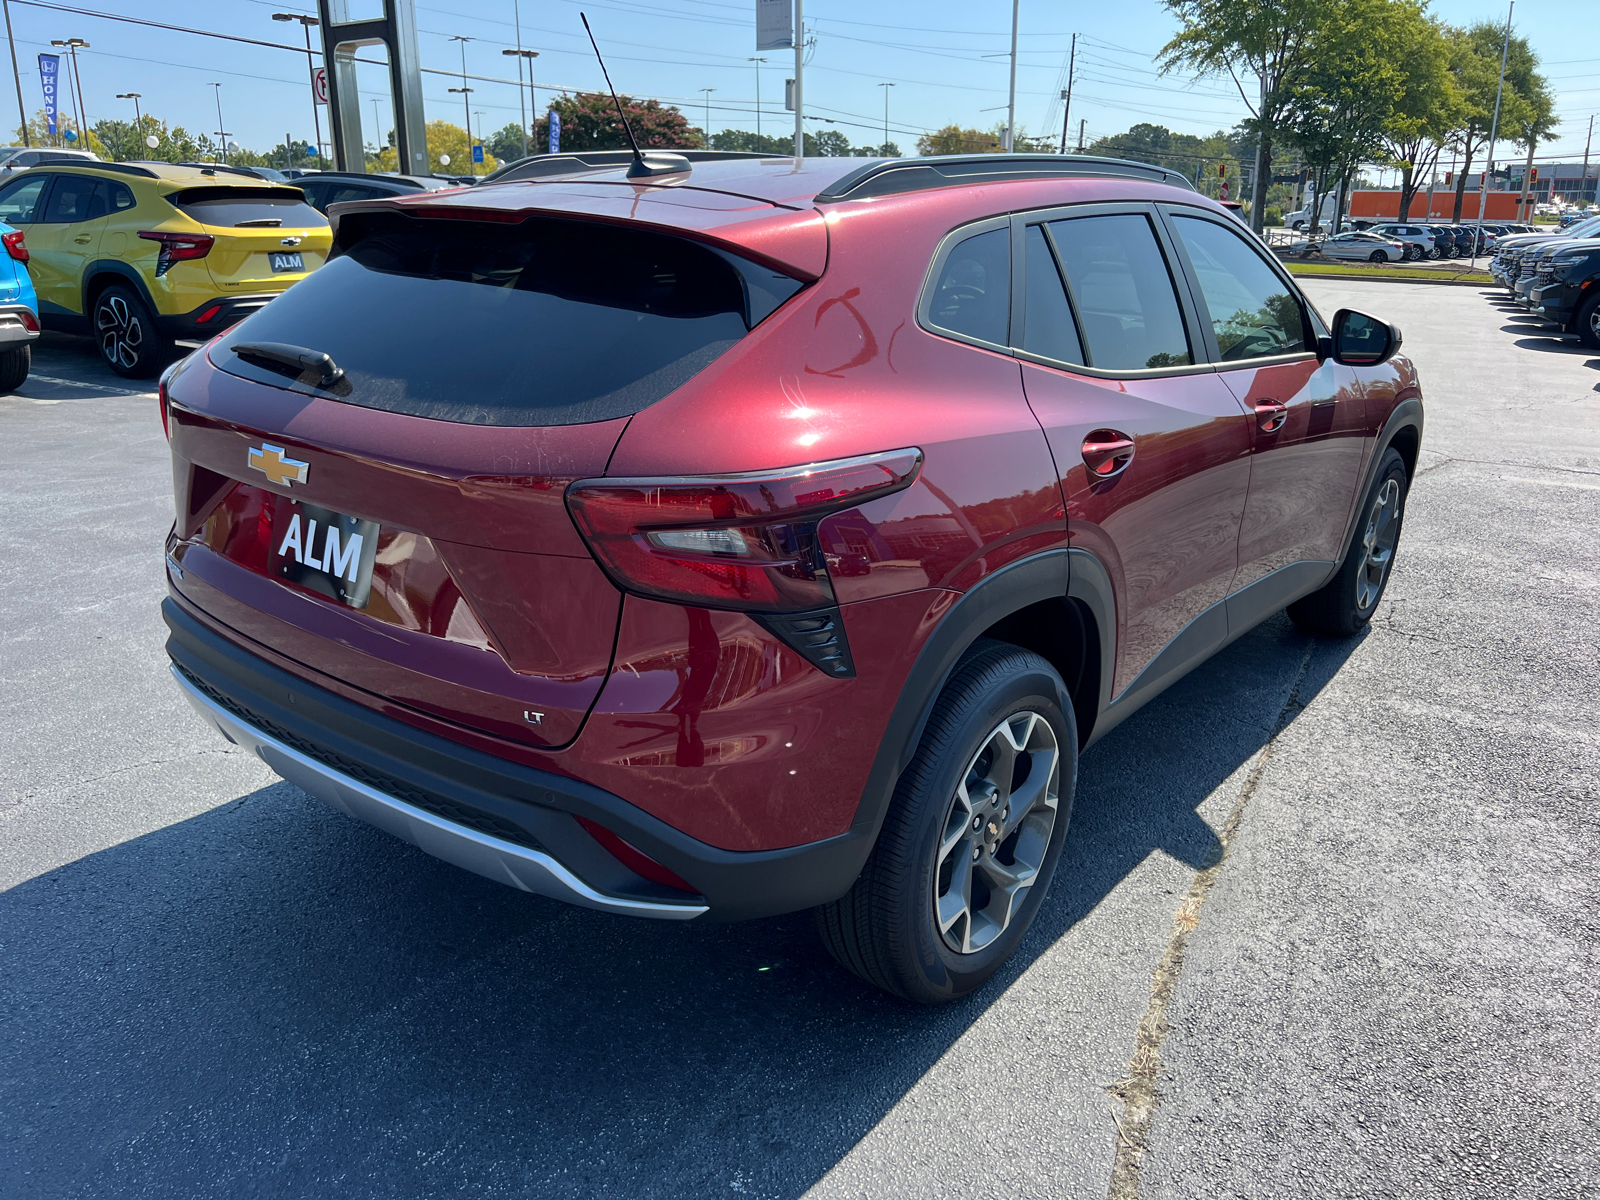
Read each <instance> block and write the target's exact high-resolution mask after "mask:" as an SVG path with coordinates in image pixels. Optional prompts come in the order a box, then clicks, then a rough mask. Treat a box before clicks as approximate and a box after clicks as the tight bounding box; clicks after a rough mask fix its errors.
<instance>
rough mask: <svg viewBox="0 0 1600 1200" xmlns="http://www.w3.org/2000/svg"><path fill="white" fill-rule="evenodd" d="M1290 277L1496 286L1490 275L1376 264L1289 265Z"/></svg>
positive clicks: (1330, 263)
mask: <svg viewBox="0 0 1600 1200" xmlns="http://www.w3.org/2000/svg"><path fill="white" fill-rule="evenodd" d="M1285 265H1286V266H1287V267H1288V268H1289V273H1290V274H1291V275H1344V276H1348V277H1349V278H1351V279H1422V280H1426V281H1427V282H1430V283H1493V282H1494V277H1493V276H1492V275H1490V274H1489V273H1488V272H1487V271H1473V270H1460V271H1449V270H1445V271H1441V270H1437V269H1432V270H1430V269H1429V268H1427V267H1390V266H1384V265H1380V264H1378V263H1373V264H1372V265H1370V266H1368V265H1365V264H1362V263H1342V262H1290V263H1286V264H1285Z"/></svg>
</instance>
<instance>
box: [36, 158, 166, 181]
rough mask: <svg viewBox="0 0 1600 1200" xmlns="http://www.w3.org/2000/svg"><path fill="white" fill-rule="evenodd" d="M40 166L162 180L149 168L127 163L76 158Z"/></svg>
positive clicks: (44, 163) (43, 163) (49, 162)
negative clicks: (84, 168)
mask: <svg viewBox="0 0 1600 1200" xmlns="http://www.w3.org/2000/svg"><path fill="white" fill-rule="evenodd" d="M39 165H40V166H41V167H43V166H49V167H93V168H94V169H95V170H97V171H120V172H122V174H124V175H143V176H144V177H145V178H147V179H160V178H161V176H159V175H157V174H156V173H155V172H154V171H152V170H150V169H149V168H148V167H140V166H136V165H135V164H133V163H125V162H87V161H80V160H78V159H75V158H74V159H68V160H63V161H59V162H51V161H50V160H49V159H46V160H44V161H43V162H41V163H40V164H39ZM163 165H165V164H163Z"/></svg>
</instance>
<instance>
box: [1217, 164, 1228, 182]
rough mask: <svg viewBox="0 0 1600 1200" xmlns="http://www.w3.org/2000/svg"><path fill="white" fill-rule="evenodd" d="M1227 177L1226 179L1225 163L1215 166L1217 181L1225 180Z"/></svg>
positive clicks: (1226, 167)
mask: <svg viewBox="0 0 1600 1200" xmlns="http://www.w3.org/2000/svg"><path fill="white" fill-rule="evenodd" d="M1227 177H1228V164H1227V163H1218V164H1217V178H1218V179H1226V178H1227Z"/></svg>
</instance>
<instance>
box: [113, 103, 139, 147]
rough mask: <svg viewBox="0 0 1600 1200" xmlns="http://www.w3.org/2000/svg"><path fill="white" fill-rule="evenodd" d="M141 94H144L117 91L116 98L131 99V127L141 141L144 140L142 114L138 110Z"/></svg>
mask: <svg viewBox="0 0 1600 1200" xmlns="http://www.w3.org/2000/svg"><path fill="white" fill-rule="evenodd" d="M143 95H144V93H143V92H118V93H117V99H118V100H132V101H133V128H134V130H135V131H136V132H137V133H138V134H139V140H140V141H141V142H142V141H143V140H144V114H143V113H142V112H140V111H139V98H140V97H141V96H143Z"/></svg>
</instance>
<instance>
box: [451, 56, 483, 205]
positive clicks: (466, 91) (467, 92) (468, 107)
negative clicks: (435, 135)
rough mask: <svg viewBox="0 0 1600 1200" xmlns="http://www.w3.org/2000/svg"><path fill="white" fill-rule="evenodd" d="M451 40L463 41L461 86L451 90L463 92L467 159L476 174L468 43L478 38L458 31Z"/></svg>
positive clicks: (462, 101) (462, 102)
mask: <svg viewBox="0 0 1600 1200" xmlns="http://www.w3.org/2000/svg"><path fill="white" fill-rule="evenodd" d="M450 40H451V41H452V42H460V43H461V86H460V87H458V88H451V89H450V90H451V91H452V92H460V93H461V108H462V111H463V112H465V113H466V114H467V161H468V163H469V164H470V165H471V167H472V174H474V175H476V174H477V173H478V164H477V163H474V162H472V101H471V100H470V99H469V97H470V96H471V95H472V89H471V88H469V87H468V86H467V43H468V42H475V41H477V40H478V39H477V38H470V37H466V36H465V35H463V34H459V33H458V34H456V35H455V36H454V37H452V38H451V39H450Z"/></svg>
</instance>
